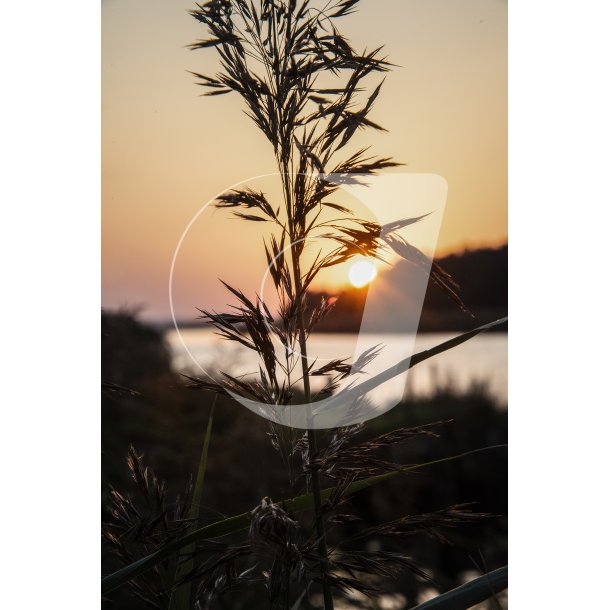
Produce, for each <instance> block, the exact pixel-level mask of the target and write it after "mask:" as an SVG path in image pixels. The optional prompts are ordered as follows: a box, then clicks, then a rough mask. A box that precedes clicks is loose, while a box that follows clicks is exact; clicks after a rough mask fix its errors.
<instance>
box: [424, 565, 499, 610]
mask: <svg viewBox="0 0 610 610" xmlns="http://www.w3.org/2000/svg"><path fill="white" fill-rule="evenodd" d="M506 587H508V566H503V567H501V568H498V569H497V570H493V571H492V572H488V573H487V574H483V576H479V577H478V578H475V579H474V580H471V581H470V582H467V583H466V584H464V585H461V586H460V587H456V588H455V589H451V591H447V592H446V593H442V594H441V595H438V596H437V597H435V598H433V599H431V600H428V601H427V602H424V603H423V604H420V605H419V606H416V607H415V608H413V610H467V609H468V608H472V606H474V605H476V604H480V603H481V602H484V601H485V600H486V599H489V598H491V597H493V596H494V595H496V594H498V593H500V592H501V591H504V589H506Z"/></svg>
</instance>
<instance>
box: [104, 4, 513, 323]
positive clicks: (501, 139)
mask: <svg viewBox="0 0 610 610" xmlns="http://www.w3.org/2000/svg"><path fill="white" fill-rule="evenodd" d="M193 7H194V3H193V2H190V1H182V0H171V1H170V0H103V2H102V20H103V21H102V24H103V32H102V41H103V50H102V78H103V95H102V121H103V132H102V146H103V150H102V161H103V167H102V180H103V193H102V196H103V199H102V201H103V203H102V214H103V218H102V228H103V252H102V264H103V269H102V302H103V305H104V307H107V308H114V307H119V306H138V305H142V306H143V307H144V309H143V312H142V315H143V317H146V318H150V319H158V320H162V319H167V318H168V317H169V306H168V296H167V293H168V276H169V269H170V265H171V261H172V257H173V254H174V251H175V248H176V246H177V244H178V241H179V239H180V236H181V234H182V232H183V231H184V229H185V228H186V226H187V225H188V223H189V221H190V220H191V218H192V217H193V216H194V215H195V214H196V213H197V212H198V211H199V210H200V208H201V207H202V205H204V204H205V203H206V202H207V201H208V200H209V199H210V198H212V197H214V196H215V195H216V194H217V193H218V192H220V191H222V190H224V189H226V188H227V187H229V186H231V185H232V184H234V183H236V182H239V181H242V180H244V179H247V178H248V177H250V176H257V175H260V174H265V173H269V172H273V171H275V167H274V159H273V156H272V151H271V150H270V149H269V146H268V143H267V142H266V140H265V139H264V137H263V136H262V135H261V134H260V133H259V132H258V131H257V130H256V129H255V128H254V127H253V126H252V125H251V124H250V122H249V120H248V119H247V117H246V116H245V115H244V114H243V112H242V111H241V108H242V104H241V101H240V100H239V98H238V97H237V96H235V95H226V96H221V97H218V98H214V97H211V98H205V97H200V96H199V94H200V93H201V88H199V87H197V86H195V84H194V78H193V77H192V75H190V74H189V73H188V70H194V71H197V72H203V73H210V72H214V71H215V70H216V66H217V64H216V55H215V53H214V51H213V50H208V51H190V50H188V49H187V48H186V45H188V44H189V43H190V42H193V41H194V40H196V39H197V38H204V37H206V33H205V31H204V29H203V27H202V26H201V25H200V24H198V23H197V22H196V21H195V20H194V19H193V18H192V17H190V16H189V15H188V13H187V11H188V10H189V9H191V8H193ZM506 10H507V9H506V2H504V1H503V0H414V1H411V0H377V1H373V0H363V1H362V4H361V8H360V10H359V12H358V13H356V14H355V15H352V16H349V17H347V18H344V19H343V20H342V22H341V26H342V32H343V33H344V34H345V35H346V37H347V38H348V39H350V41H351V42H352V45H353V46H354V47H355V48H356V49H360V50H361V49H363V48H364V47H368V48H373V47H376V46H379V45H382V44H383V45H385V48H386V52H387V54H388V56H389V59H390V60H391V61H393V62H394V63H396V64H399V66H400V67H399V68H396V69H395V70H393V71H392V72H391V73H390V74H389V75H388V78H387V79H386V84H385V86H384V89H383V91H382V94H381V96H380V98H379V99H378V101H377V104H376V110H375V111H374V112H373V114H372V115H371V116H372V118H373V120H378V121H379V122H381V123H382V124H383V125H384V127H386V128H387V129H388V133H385V134H374V135H373V136H370V135H364V134H363V135H362V136H360V137H358V136H357V144H358V145H360V146H365V145H368V144H371V145H372V146H373V151H374V152H377V153H379V154H383V155H391V156H394V157H395V158H396V159H397V160H400V161H402V162H405V163H406V164H407V165H406V168H405V171H409V172H424V173H434V174H439V175H441V176H443V177H444V178H445V179H446V180H447V183H448V199H447V205H446V209H445V216H444V219H443V223H442V228H441V233H440V237H439V241H438V246H437V254H442V253H446V252H449V251H454V250H459V249H462V248H464V247H467V246H470V247H473V246H479V245H494V244H499V243H501V242H504V241H505V240H506V236H507V136H506V122H507V74H506V68H507V66H506V56H507V32H506V30H507V15H506ZM219 214H220V216H219ZM203 220H205V222H203ZM261 224H262V223H261ZM199 225H201V226H200V227H199V231H198V232H197V233H194V232H193V233H190V234H189V236H190V239H191V241H192V240H196V242H197V244H196V246H197V247H192V248H190V250H189V254H188V256H187V255H186V254H185V256H184V257H182V259H181V265H182V266H181V269H180V272H181V273H182V277H183V278H184V279H185V280H186V281H187V283H189V282H190V283H191V284H192V285H193V286H194V289H193V293H192V295H188V296H186V297H185V298H183V299H182V301H181V303H180V304H179V307H178V311H177V313H178V315H179V316H180V317H192V316H193V311H194V306H195V305H197V306H206V307H209V306H214V307H219V306H221V305H222V304H223V303H225V302H226V301H227V298H226V297H225V293H224V292H223V290H221V289H220V287H219V285H218V284H217V283H216V281H212V280H213V279H215V277H217V276H220V277H223V278H227V279H229V280H230V281H233V282H235V283H236V284H237V285H238V286H240V287H242V288H244V290H249V289H254V287H255V285H256V283H257V281H258V279H259V278H260V276H261V273H262V271H263V270H264V265H263V268H262V269H261V264H263V261H264V258H263V256H262V249H261V245H260V234H258V235H255V234H256V233H257V231H256V229H258V228H259V224H258V223H255V227H253V223H239V222H235V221H231V220H227V219H226V216H224V215H223V214H222V213H221V212H216V213H215V214H214V215H213V217H212V216H209V217H207V216H206V217H205V219H202V222H201V223H199ZM211 268H213V270H214V273H212V274H211V275H213V276H215V277H214V278H212V277H211V275H210V273H209V271H210V269H211ZM203 275H205V276H206V278H205V280H202V277H203ZM208 276H210V277H208ZM255 279H256V281H255ZM191 296H192V299H193V300H196V301H197V302H193V303H192V305H191V303H190V300H189V299H190V298H191Z"/></svg>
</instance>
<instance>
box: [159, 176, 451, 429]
mask: <svg viewBox="0 0 610 610" xmlns="http://www.w3.org/2000/svg"><path fill="white" fill-rule="evenodd" d="M261 178H262V179H264V180H268V179H273V178H275V179H276V180H277V178H278V175H269V176H263V177H260V176H259V177H257V178H253V179H249V180H248V181H244V182H241V183H239V184H238V185H233V186H231V187H230V188H229V189H227V190H231V189H235V188H238V187H240V186H241V185H246V184H247V185H250V184H251V183H253V182H256V181H257V180H260V179H261ZM324 179H325V180H327V181H329V182H331V183H333V184H336V185H337V186H339V187H340V189H339V190H340V192H341V198H343V200H344V201H346V202H347V203H346V204H345V207H353V205H354V204H355V205H356V206H357V208H358V215H359V216H363V215H365V216H366V218H367V220H370V221H372V222H374V223H376V224H377V225H378V226H379V238H378V241H379V243H380V245H381V246H382V251H380V253H379V256H378V257H376V259H377V260H375V261H371V260H369V259H368V258H365V257H360V256H356V257H354V258H353V259H350V260H349V261H347V262H345V263H344V264H343V266H344V267H345V278H346V284H351V286H352V288H351V290H358V289H363V288H362V287H365V288H364V289H365V290H366V299H365V301H364V306H363V308H362V316H361V319H360V320H359V330H357V329H355V328H354V329H353V330H354V332H352V333H350V334H349V335H347V334H346V335H341V336H339V335H336V334H327V335H315V334H314V335H310V336H309V340H308V343H307V360H306V362H307V366H308V369H309V370H310V372H313V371H314V370H317V371H319V370H320V368H323V367H324V365H325V364H328V365H329V366H331V365H332V363H333V362H336V361H337V360H342V361H343V362H344V363H345V364H346V365H347V368H344V369H343V374H342V375H341V377H343V378H342V379H337V377H335V378H334V379H333V380H332V381H333V384H332V393H331V394H329V393H327V392H325V391H324V388H325V386H326V385H327V384H328V378H329V377H331V376H332V373H329V375H328V376H326V377H325V375H324V374H319V375H314V376H312V377H310V380H311V384H312V386H311V387H312V398H311V401H310V402H304V401H303V400H299V399H298V396H301V395H302V392H300V391H299V390H300V389H302V387H303V385H302V381H299V378H300V377H301V362H300V360H301V354H300V347H299V344H298V343H295V344H293V345H283V344H282V341H281V340H280V339H279V337H277V336H274V348H275V349H276V353H277V357H278V358H283V357H286V355H287V354H288V355H289V356H290V357H291V358H296V359H298V360H299V364H298V367H297V368H296V370H297V371H298V372H299V375H298V376H295V377H296V379H294V380H291V383H293V384H295V389H296V391H295V398H294V399H293V400H292V401H291V403H290V404H269V403H265V402H258V401H255V400H251V399H249V398H246V397H244V396H240V395H239V394H238V393H236V392H235V391H234V389H231V388H229V387H225V390H226V392H227V393H228V394H229V395H230V396H232V397H233V398H234V399H235V400H236V401H237V402H239V403H240V404H242V405H243V406H245V407H246V408H248V409H250V411H252V412H254V413H256V414H257V415H260V416H262V417H264V418H266V419H268V420H271V421H273V422H275V423H277V424H281V425H284V426H290V427H293V428H300V429H311V428H317V429H321V428H335V427H342V426H348V425H353V424H357V423H361V422H364V421H367V420H369V419H372V418H374V417H377V416H379V415H381V414H383V413H385V412H387V411H389V410H390V409H392V408H393V407H394V406H396V405H397V404H398V403H399V402H400V401H401V400H402V398H403V395H404V389H405V386H406V384H407V376H408V375H409V372H408V368H409V360H410V357H411V355H412V354H413V350H414V343H415V337H416V332H417V327H418V324H419V319H420V315H421V310H422V305H423V301H424V297H425V294H426V288H427V286H428V279H429V276H430V271H431V265H432V257H433V255H434V251H435V248H436V243H437V239H438V235H439V231H440V227H441V222H442V219H443V213H444V209H445V203H446V199H447V183H446V181H445V180H444V178H442V177H440V176H437V175H434V174H416V173H392V174H385V175H380V176H370V175H363V176H359V175H350V176H349V177H346V176H345V175H332V174H331V175H327V176H324ZM225 192H226V191H225ZM336 199H337V198H333V200H336ZM215 201H216V198H214V199H212V200H211V201H209V202H208V203H207V204H205V205H204V206H203V207H202V208H201V209H200V210H199V211H198V212H197V214H195V216H194V217H193V218H192V219H191V221H190V222H189V224H188V226H187V227H186V229H185V231H184V232H183V234H182V236H181V238H180V240H179V243H178V245H177V247H176V250H175V253H174V257H173V260H172V265H171V270H170V278H169V300H170V309H171V313H172V319H173V322H174V326H175V331H176V333H177V335H178V337H179V339H180V343H181V345H182V347H183V349H184V353H185V355H186V356H187V357H188V359H190V361H191V362H190V364H191V366H190V367H189V368H190V370H196V371H197V374H198V375H199V376H200V377H201V378H202V379H207V380H213V381H215V382H216V383H220V384H222V379H223V377H222V375H221V373H220V371H219V370H217V366H218V363H217V362H214V361H211V362H202V361H201V358H199V357H198V354H197V350H196V349H195V348H194V343H193V341H194V340H195V339H194V338H193V337H194V335H193V332H192V329H190V328H189V329H187V328H185V326H184V324H183V323H181V322H180V321H179V320H178V316H177V315H176V311H177V309H179V307H178V306H179V305H180V306H185V303H184V302H181V300H182V301H184V300H185V298H186V297H184V296H183V294H182V293H181V292H180V291H179V290H178V289H177V279H176V278H177V277H178V276H179V272H180V270H179V267H180V264H181V263H180V261H181V256H180V255H181V251H182V250H183V249H184V248H185V247H186V245H187V244H188V242H189V240H194V239H195V237H194V227H195V225H196V224H197V223H199V224H202V225H203V230H204V231H205V228H206V227H205V222H206V218H207V216H206V210H210V209H211V208H212V206H213V204H214V202H215ZM223 212H224V210H216V213H217V214H218V213H223ZM208 213H209V212H208ZM340 216H342V214H340ZM251 224H252V225H253V226H252V227H248V228H249V229H250V230H252V231H256V230H259V228H260V227H259V226H260V225H263V224H264V223H258V222H257V223H251ZM331 224H332V223H331ZM332 233H333V231H332V228H328V229H326V230H324V231H318V232H317V233H315V234H312V235H311V236H309V237H307V240H306V241H307V248H308V249H314V250H315V249H316V248H320V249H323V248H324V245H325V243H326V242H330V241H332V237H333V235H332ZM264 235H265V232H264V231H262V232H261V237H262V236H264ZM260 247H261V249H262V248H263V246H262V241H261V245H260ZM291 247H292V244H289V243H285V244H284V251H285V252H286V255H288V254H289V252H290V250H291ZM243 254H244V253H242V255H243ZM219 256H220V254H219ZM378 259H382V260H381V261H380V260H378ZM219 260H220V259H219ZM206 264H207V266H208V267H210V266H213V265H214V261H207V262H206ZM239 264H240V262H239V258H238V259H237V260H236V261H235V263H234V265H239ZM269 271H270V269H269V267H267V268H261V273H260V288H259V289H258V291H257V296H258V298H259V299H260V301H261V303H264V304H265V305H266V306H268V309H269V311H270V312H271V314H272V315H274V306H275V304H274V303H273V302H272V301H273V298H272V297H271V294H270V293H271V292H273V291H272V286H270V282H269V275H270V274H269ZM339 271H340V270H339ZM335 273H338V271H337V270H335ZM216 277H218V275H216ZM235 287H236V288H240V286H239V285H236V286H235ZM337 290H338V292H339V293H340V292H341V290H340V289H337ZM327 292H329V291H327ZM250 296H251V297H252V298H253V299H254V298H255V297H256V295H250ZM339 298H341V297H339ZM267 299H268V300H267ZM192 305H193V306H194V305H195V304H192ZM197 305H198V304H197ZM350 330H351V329H350ZM356 330H357V331H356ZM206 332H209V333H212V329H207V330H206ZM243 350H244V351H248V349H247V348H245V347H244V348H243ZM254 356H256V354H254ZM248 357H249V358H252V355H250V356H248ZM331 368H332V367H331ZM259 370H261V369H259V367H258V365H257V364H256V363H255V362H254V361H248V362H247V363H246V365H244V370H243V372H239V375H240V378H243V379H248V378H249V376H250V377H253V378H254V377H256V375H257V374H258V373H255V372H256V371H259ZM270 402H271V401H270Z"/></svg>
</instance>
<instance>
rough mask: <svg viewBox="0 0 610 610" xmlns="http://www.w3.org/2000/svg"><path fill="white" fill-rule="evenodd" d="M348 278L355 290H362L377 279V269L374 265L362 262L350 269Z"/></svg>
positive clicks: (365, 261)
mask: <svg viewBox="0 0 610 610" xmlns="http://www.w3.org/2000/svg"><path fill="white" fill-rule="evenodd" d="M348 277H349V281H350V282H351V284H352V286H354V288H362V287H363V286H366V285H367V284H369V283H370V282H372V281H373V280H374V279H375V278H376V277H377V269H376V268H375V265H373V263H370V262H369V261H367V260H360V261H357V262H355V263H354V264H353V265H352V266H351V267H350V268H349V272H348Z"/></svg>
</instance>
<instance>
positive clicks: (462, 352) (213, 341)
mask: <svg viewBox="0 0 610 610" xmlns="http://www.w3.org/2000/svg"><path fill="white" fill-rule="evenodd" d="M457 334H459V333H424V334H419V335H418V336H417V337H416V339H415V348H414V352H420V351H422V350H426V349H429V348H431V347H433V346H435V345H438V344H439V343H442V342H444V341H447V340H448V339H450V338H452V337H454V336H456V335H457ZM356 338H357V335H355V334H350V333H318V334H312V335H311V337H310V339H309V341H308V345H309V349H310V354H314V355H315V356H316V357H317V358H318V362H319V365H320V366H322V365H323V364H324V363H325V362H328V361H329V360H330V359H334V358H344V357H348V356H350V355H351V354H352V353H353V350H354V346H355V344H356ZM166 340H167V342H168V345H169V347H170V349H171V353H172V358H173V363H174V367H175V369H176V370H178V371H181V372H188V373H193V374H198V373H199V374H201V373H202V371H205V372H206V373H209V374H217V373H218V372H219V371H226V372H228V373H230V374H231V375H244V374H248V373H255V372H256V371H257V370H258V360H257V358H256V355H255V354H254V353H253V352H251V351H250V350H248V349H247V348H245V347H241V346H237V345H236V344H234V343H230V342H228V341H225V340H223V339H221V338H220V337H218V336H217V335H216V334H215V333H214V331H213V330H211V329H203V328H187V329H181V331H180V335H179V334H178V333H177V332H176V331H175V330H171V331H168V332H167V334H166ZM401 341H404V338H402V337H401V336H400V335H392V334H378V335H375V338H374V342H375V343H376V344H377V343H378V344H379V345H382V346H385V348H384V349H382V351H381V352H380V354H379V356H378V358H381V359H384V358H386V359H388V362H387V363H385V362H384V364H386V366H390V365H391V364H393V360H392V354H393V353H396V352H397V351H398V350H397V346H398V345H399V343H400V342H401ZM185 346H186V348H187V349H188V351H187V349H185ZM384 352H385V353H384ZM507 352H508V338H507V335H506V333H490V334H482V335H479V336H477V337H475V338H474V339H471V340H470V341H467V342H466V343H463V344H462V345H460V346H458V347H456V348H454V349H451V350H448V351H447V352H444V353H442V354H440V355H438V356H435V357H434V358H430V359H429V360H426V361H424V362H422V363H420V364H418V365H417V366H416V367H414V368H413V369H411V370H410V371H409V373H408V376H407V383H406V388H405V391H406V393H407V395H411V396H413V395H428V394H430V393H432V392H434V391H435V390H436V389H438V388H442V387H445V386H448V385H449V386H450V387H451V388H452V389H454V390H467V389H468V388H469V387H471V386H472V385H473V384H485V385H486V386H487V388H488V390H489V392H490V394H491V395H492V396H493V397H494V398H495V399H496V400H497V401H498V403H499V404H500V405H503V406H505V405H506V402H507V396H508V389H507V367H508V353H507Z"/></svg>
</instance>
